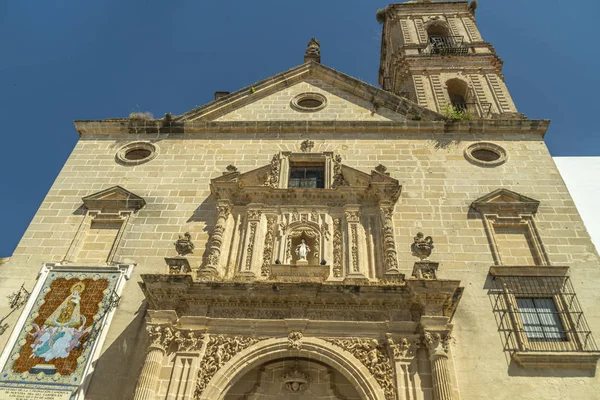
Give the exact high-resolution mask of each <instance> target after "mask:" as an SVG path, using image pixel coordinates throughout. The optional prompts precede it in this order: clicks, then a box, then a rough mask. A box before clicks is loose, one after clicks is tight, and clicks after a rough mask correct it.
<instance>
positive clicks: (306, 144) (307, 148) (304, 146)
mask: <svg viewBox="0 0 600 400" xmlns="http://www.w3.org/2000/svg"><path fill="white" fill-rule="evenodd" d="M313 147H315V142H313V141H312V140H308V139H306V140H304V141H303V142H302V143H301V144H300V150H302V152H303V153H310V152H311V151H312V149H313Z"/></svg>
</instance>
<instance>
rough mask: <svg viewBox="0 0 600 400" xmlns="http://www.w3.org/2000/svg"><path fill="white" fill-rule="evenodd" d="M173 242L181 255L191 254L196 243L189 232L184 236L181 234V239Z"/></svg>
mask: <svg viewBox="0 0 600 400" xmlns="http://www.w3.org/2000/svg"><path fill="white" fill-rule="evenodd" d="M173 244H174V245H175V250H176V251H177V254H178V255H179V256H180V257H183V256H186V255H188V254H191V253H192V250H194V243H192V236H191V235H190V233H189V232H186V233H184V234H183V237H182V236H181V235H179V239H177V241H176V242H175V243H173Z"/></svg>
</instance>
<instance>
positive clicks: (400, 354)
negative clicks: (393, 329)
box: [387, 335, 421, 360]
mask: <svg viewBox="0 0 600 400" xmlns="http://www.w3.org/2000/svg"><path fill="white" fill-rule="evenodd" d="M387 342H388V346H389V347H390V350H391V353H392V354H393V355H394V359H395V360H407V359H411V358H413V357H414V356H415V355H416V354H417V350H418V349H419V346H420V345H421V340H419V339H416V338H415V339H408V338H405V337H403V338H400V339H399V340H398V341H396V340H394V338H393V337H392V335H388V337H387Z"/></svg>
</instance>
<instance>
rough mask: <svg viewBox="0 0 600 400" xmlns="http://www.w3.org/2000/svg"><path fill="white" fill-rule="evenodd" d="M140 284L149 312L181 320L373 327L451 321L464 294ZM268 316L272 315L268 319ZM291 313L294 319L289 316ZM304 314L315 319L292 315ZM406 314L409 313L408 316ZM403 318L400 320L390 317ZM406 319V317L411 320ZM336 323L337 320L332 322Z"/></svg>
mask: <svg viewBox="0 0 600 400" xmlns="http://www.w3.org/2000/svg"><path fill="white" fill-rule="evenodd" d="M142 281H143V282H142V283H140V285H141V288H142V291H143V292H144V295H145V296H146V299H147V300H148V304H149V309H150V310H176V311H177V314H178V315H180V316H183V315H197V316H202V315H206V316H209V317H227V315H225V314H224V313H228V314H230V313H232V312H234V313H235V312H237V311H238V310H241V311H243V313H244V315H246V317H244V318H259V319H279V318H310V319H327V318H326V317H325V318H319V317H314V315H316V314H320V315H324V313H335V312H344V310H346V309H347V311H349V312H352V314H353V315H354V316H356V315H359V313H361V312H363V313H366V314H365V315H367V314H368V315H370V316H371V317H369V318H370V320H371V321H382V320H394V319H395V320H409V321H410V320H414V318H419V317H420V316H421V315H426V314H428V313H430V312H431V313H432V314H429V315H439V316H447V317H450V316H451V315H452V314H453V313H454V310H455V309H456V307H457V305H458V301H459V299H460V296H458V295H457V294H459V293H461V292H462V289H461V288H460V287H459V285H460V281H455V280H416V279H409V280H406V281H400V282H394V283H391V282H390V283H386V282H378V283H374V282H373V283H364V284H361V285H343V284H339V282H331V283H329V282H324V283H312V282H311V283H299V282H295V283H288V282H273V281H255V282H239V281H213V282H201V281H194V280H193V279H192V277H191V276H190V275H158V274H157V275H149V274H145V275H142ZM269 310H271V312H272V315H269V314H268V313H269ZM290 310H291V311H292V313H290ZM294 310H296V311H297V310H302V311H303V312H306V313H308V314H307V315H311V314H310V313H313V314H312V315H313V317H312V318H311V317H306V316H305V317H299V316H296V317H293V316H288V317H285V316H282V315H283V314H285V315H287V314H288V313H290V315H293V312H294ZM409 310H410V312H409ZM394 313H401V314H402V313H403V314H402V315H403V316H402V317H398V318H399V319H398V318H395V317H393V315H394ZM409 314H410V315H409ZM334 319H335V318H334Z"/></svg>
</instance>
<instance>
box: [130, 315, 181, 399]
mask: <svg viewBox="0 0 600 400" xmlns="http://www.w3.org/2000/svg"><path fill="white" fill-rule="evenodd" d="M146 330H147V331H148V335H149V336H150V346H148V354H147V355H146V360H145V361H144V366H143V367H142V372H141V373H140V377H139V378H138V381H137V385H136V387H135V394H134V396H133V399H134V400H154V399H155V398H156V387H157V385H158V379H159V375H160V369H161V367H162V360H163V357H164V355H165V353H166V347H167V346H168V345H169V344H170V343H171V339H173V333H172V331H171V329H170V328H168V327H166V328H161V327H160V326H148V327H147V328H146Z"/></svg>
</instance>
